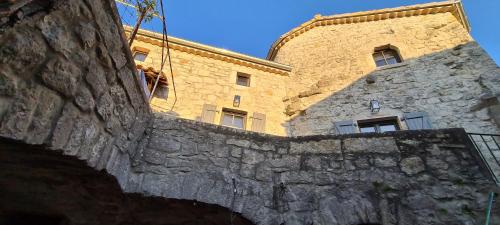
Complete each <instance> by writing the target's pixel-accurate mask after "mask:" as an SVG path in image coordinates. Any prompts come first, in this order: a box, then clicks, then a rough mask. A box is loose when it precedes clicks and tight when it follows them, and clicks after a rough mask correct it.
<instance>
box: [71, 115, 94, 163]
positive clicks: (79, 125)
mask: <svg viewBox="0 0 500 225" xmlns="http://www.w3.org/2000/svg"><path fill="white" fill-rule="evenodd" d="M73 119H74V120H75V123H74V125H73V128H72V129H71V131H70V132H71V135H70V136H69V139H68V143H67V144H66V146H65V147H64V153H65V154H67V155H71V156H75V155H77V154H78V151H79V150H80V148H81V147H82V144H83V141H84V140H85V137H86V136H91V135H90V134H92V133H94V132H96V131H92V130H94V129H95V128H94V127H92V128H90V127H91V126H92V124H91V120H90V118H88V117H85V116H79V117H77V118H73ZM87 129H90V130H88V131H87Z"/></svg>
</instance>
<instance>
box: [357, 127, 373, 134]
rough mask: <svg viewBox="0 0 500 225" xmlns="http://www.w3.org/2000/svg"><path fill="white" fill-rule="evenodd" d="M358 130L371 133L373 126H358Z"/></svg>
mask: <svg viewBox="0 0 500 225" xmlns="http://www.w3.org/2000/svg"><path fill="white" fill-rule="evenodd" d="M359 131H360V132H361V133H371V132H375V127H360V128H359Z"/></svg>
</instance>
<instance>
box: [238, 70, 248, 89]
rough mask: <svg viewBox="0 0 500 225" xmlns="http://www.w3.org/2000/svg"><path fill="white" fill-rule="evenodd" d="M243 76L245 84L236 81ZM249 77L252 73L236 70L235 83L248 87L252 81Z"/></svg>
mask: <svg viewBox="0 0 500 225" xmlns="http://www.w3.org/2000/svg"><path fill="white" fill-rule="evenodd" d="M240 77H241V78H243V79H247V80H246V84H240V83H239V82H238V81H239V79H240ZM251 77H252V75H250V74H249V73H243V72H236V82H235V83H236V85H238V86H242V87H250V84H251V83H252V80H251Z"/></svg>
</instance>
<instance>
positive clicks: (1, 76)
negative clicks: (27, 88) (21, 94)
mask: <svg viewBox="0 0 500 225" xmlns="http://www.w3.org/2000/svg"><path fill="white" fill-rule="evenodd" d="M16 92H17V79H16V78H15V77H11V76H9V75H7V73H6V71H0V96H14V95H16Z"/></svg>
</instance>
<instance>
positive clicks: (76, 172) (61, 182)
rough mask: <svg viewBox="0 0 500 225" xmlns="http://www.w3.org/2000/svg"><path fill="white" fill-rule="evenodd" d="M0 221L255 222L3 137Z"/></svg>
mask: <svg viewBox="0 0 500 225" xmlns="http://www.w3.org/2000/svg"><path fill="white" fill-rule="evenodd" d="M231 220H232V222H231ZM0 224H1V225H4V224H5V225H25V224H42V225H56V224H57V225H70V224H79V225H80V224H81V225H84V224H89V225H90V224H93V225H94V224H120V225H133V224H142V225H174V224H175V225H177V224H186V225H190V224H192V225H196V224H209V225H210V224H234V225H251V224H252V223H251V222H250V221H249V220H247V219H245V218H243V217H242V216H241V215H239V214H236V213H232V212H231V211H230V210H228V209H227V208H224V207H221V206H217V205H213V204H206V203H201V202H196V201H192V200H178V199H166V198H161V197H145V196H144V195H142V194H130V193H123V192H122V190H121V188H120V186H119V184H118V182H117V180H116V178H115V177H113V176H112V175H109V174H108V173H106V172H104V171H100V172H98V171H96V170H94V169H93V168H91V167H89V166H87V165H86V163H85V162H84V161H81V160H78V159H76V158H75V157H72V156H64V155H62V154H61V153H60V152H55V151H50V150H46V149H44V148H43V147H42V146H31V145H27V144H21V143H14V142H12V141H7V140H0Z"/></svg>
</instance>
